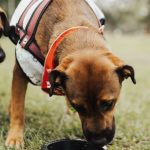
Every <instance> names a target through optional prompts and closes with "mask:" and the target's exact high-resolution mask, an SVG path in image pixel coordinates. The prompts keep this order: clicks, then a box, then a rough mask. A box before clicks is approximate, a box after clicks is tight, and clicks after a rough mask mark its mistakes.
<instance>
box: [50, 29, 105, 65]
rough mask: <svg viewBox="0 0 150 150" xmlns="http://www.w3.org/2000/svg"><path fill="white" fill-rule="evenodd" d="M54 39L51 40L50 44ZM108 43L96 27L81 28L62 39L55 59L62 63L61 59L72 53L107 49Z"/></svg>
mask: <svg viewBox="0 0 150 150" xmlns="http://www.w3.org/2000/svg"><path fill="white" fill-rule="evenodd" d="M52 42H53V40H51V41H50V45H51V43H52ZM105 45H106V43H105V40H104V37H103V35H102V34H99V33H98V31H97V30H96V29H93V28H90V27H89V28H88V29H87V30H83V29H80V30H78V31H76V32H74V33H72V34H71V35H69V36H66V38H65V39H64V40H63V41H62V43H61V44H60V45H59V46H58V48H57V51H56V55H55V56H56V57H55V60H56V62H57V63H60V62H61V60H62V59H63V58H64V57H66V56H68V55H70V54H72V53H80V52H81V51H85V53H86V51H87V50H88V51H89V50H91V51H93V52H94V51H95V50H106V49H107V48H106V46H105Z"/></svg>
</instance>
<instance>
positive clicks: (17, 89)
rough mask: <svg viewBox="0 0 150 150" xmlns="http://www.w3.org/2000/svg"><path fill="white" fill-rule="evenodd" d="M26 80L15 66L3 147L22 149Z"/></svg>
mask: <svg viewBox="0 0 150 150" xmlns="http://www.w3.org/2000/svg"><path fill="white" fill-rule="evenodd" d="M27 83H28V81H27V79H26V77H25V76H24V74H23V72H22V70H21V69H20V67H19V66H18V64H16V65H15V67H14V71H13V81H12V97H11V101H10V129H9V133H8V136H7V140H6V143H5V145H6V146H8V147H15V148H21V147H23V144H24V142H23V130H24V101H25V94H26V89H27Z"/></svg>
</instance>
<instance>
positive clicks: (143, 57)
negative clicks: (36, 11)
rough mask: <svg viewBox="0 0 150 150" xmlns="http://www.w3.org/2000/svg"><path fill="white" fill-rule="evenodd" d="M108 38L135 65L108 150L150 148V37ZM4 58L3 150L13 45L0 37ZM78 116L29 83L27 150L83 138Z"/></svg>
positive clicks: (0, 99) (0, 95)
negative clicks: (52, 142) (55, 142)
mask: <svg viewBox="0 0 150 150" xmlns="http://www.w3.org/2000/svg"><path fill="white" fill-rule="evenodd" d="M106 39H107V41H108V43H109V45H110V46H111V48H112V50H113V52H114V53H116V54H117V55H118V56H120V57H121V58H123V59H124V60H125V61H126V62H127V63H128V64H130V65H132V66H134V68H135V72H136V79H137V85H133V84H132V82H131V81H130V79H129V80H127V81H125V82H124V85H123V89H122V93H121V97H120V100H119V102H118V104H117V107H116V115H115V116H116V125H117V130H116V136H115V138H114V141H113V143H112V145H110V146H109V150H150V78H149V75H150V38H149V37H148V36H142V35H134V36H127V35H125V36H115V35H114V36H112V35H107V38H106ZM1 44H2V46H3V48H5V50H6V55H7V59H6V60H5V62H4V63H2V64H0V150H4V149H5V148H4V141H5V139H6V135H7V131H8V127H9V116H8V104H9V99H10V89H11V78H12V70H13V64H14V60H15V59H14V55H15V54H14V53H15V51H14V46H13V45H12V44H11V43H10V42H9V41H8V40H6V39H2V40H1ZM82 137H83V135H82V130H81V124H80V121H79V118H78V116H76V115H67V114H66V105H65V100H64V98H63V97H52V98H49V97H48V95H46V94H44V93H43V92H42V91H41V89H40V88H39V87H33V86H32V85H30V86H29V88H28V91H27V96H26V128H25V147H26V150H37V149H40V147H41V146H42V145H43V144H46V143H48V142H50V141H51V140H56V139H62V138H73V139H74V138H82Z"/></svg>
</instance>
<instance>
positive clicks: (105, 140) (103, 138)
mask: <svg viewBox="0 0 150 150" xmlns="http://www.w3.org/2000/svg"><path fill="white" fill-rule="evenodd" d="M84 135H85V138H86V139H87V141H88V142H90V143H92V144H94V145H98V146H105V145H107V144H109V143H110V142H111V141H112V140H113V138H114V135H115V130H114V129H113V130H110V129H105V130H102V131H101V132H99V133H93V132H90V131H86V132H84Z"/></svg>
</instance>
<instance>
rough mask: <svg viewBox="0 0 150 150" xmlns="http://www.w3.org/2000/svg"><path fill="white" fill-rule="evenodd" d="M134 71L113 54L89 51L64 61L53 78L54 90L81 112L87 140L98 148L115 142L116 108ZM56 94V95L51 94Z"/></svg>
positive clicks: (53, 73) (54, 72) (52, 74)
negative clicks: (124, 83)
mask: <svg viewBox="0 0 150 150" xmlns="http://www.w3.org/2000/svg"><path fill="white" fill-rule="evenodd" d="M128 77H131V79H132V81H133V82H134V83H135V79H134V70H133V68H132V67H131V66H127V65H125V64H124V63H123V62H122V61H121V60H120V59H119V58H117V57H116V56H114V55H113V54H111V53H110V52H107V53H101V52H99V51H97V52H93V51H89V52H88V51H86V52H80V54H78V53H76V54H74V55H73V56H69V57H67V58H64V60H63V61H62V63H61V64H60V65H59V66H58V67H57V68H56V70H54V71H53V72H52V73H51V75H50V82H51V83H52V85H53V86H52V88H55V85H56V84H57V87H58V86H61V87H62V88H63V89H64V91H65V93H66V96H67V99H68V100H69V102H70V104H71V105H72V106H73V107H74V109H75V110H76V111H77V112H78V114H79V117H80V119H81V122H82V127H83V133H84V135H85V137H86V139H87V140H88V141H90V142H92V143H94V144H97V145H101V146H103V145H105V144H108V143H110V142H111V141H112V139H113V137H114V134H115V118H114V110H115V105H116V102H117V100H118V97H119V95H120V90H121V84H122V81H123V80H124V79H125V78H128ZM51 94H52V93H51Z"/></svg>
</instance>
